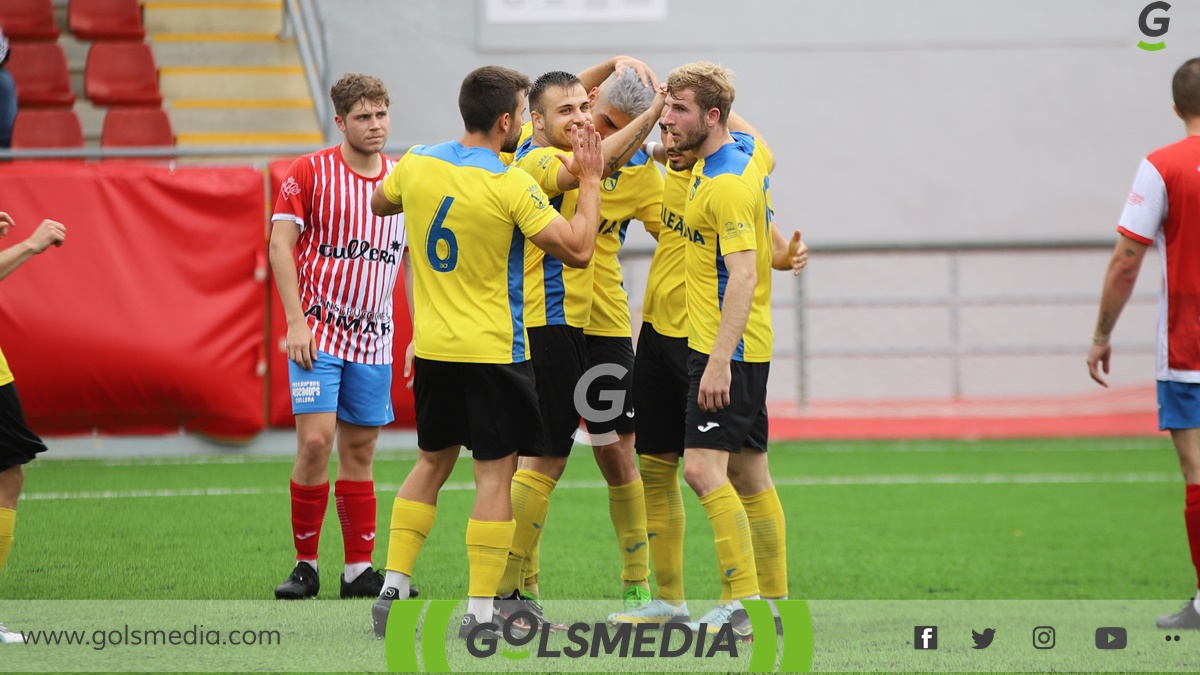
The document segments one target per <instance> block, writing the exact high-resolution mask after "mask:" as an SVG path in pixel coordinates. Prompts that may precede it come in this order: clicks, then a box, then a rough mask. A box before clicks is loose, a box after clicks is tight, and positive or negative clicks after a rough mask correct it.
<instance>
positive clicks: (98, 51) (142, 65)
mask: <svg viewBox="0 0 1200 675" xmlns="http://www.w3.org/2000/svg"><path fill="white" fill-rule="evenodd" d="M83 89H84V91H85V92H86V93H87V96H88V98H90V99H91V100H92V103H94V104H96V105H144V106H146V105H148V106H160V105H162V94H160V93H159V91H158V68H156V67H155V65H154V54H153V53H151V51H150V46H149V45H147V44H145V43H144V42H96V43H94V44H92V48H91V50H90V51H89V52H88V58H87V65H86V66H85V68H84V74H83Z"/></svg>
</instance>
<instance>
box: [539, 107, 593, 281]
mask: <svg viewBox="0 0 1200 675" xmlns="http://www.w3.org/2000/svg"><path fill="white" fill-rule="evenodd" d="M571 144H572V150H573V151H574V157H572V158H571V161H570V162H565V160H566V159H567V158H566V157H563V156H562V155H559V156H558V158H559V160H560V161H564V163H565V164H566V163H569V165H570V166H571V167H572V170H573V171H576V172H577V175H575V174H573V177H574V178H575V180H576V181H577V182H578V184H579V187H578V189H579V198H578V204H577V205H576V207H575V216H574V217H573V218H571V220H569V221H568V220H567V219H566V218H563V217H562V216H559V217H558V218H555V219H554V220H553V221H552V222H551V223H550V224H549V225H548V226H546V228H545V229H543V230H542V231H541V232H539V233H537V234H535V235H533V236H532V237H530V238H529V240H530V241H532V242H533V244H534V245H535V246H537V247H538V248H540V249H542V250H543V251H545V252H547V253H549V254H550V255H552V256H554V257H555V258H558V259H559V260H561V261H562V262H563V264H564V265H567V266H570V267H587V266H588V264H589V263H591V261H592V253H593V252H595V249H596V235H597V233H598V231H599V227H600V177H601V174H602V173H603V170H604V167H603V159H602V154H601V141H600V134H599V133H597V132H596V128H595V127H594V126H592V125H591V124H590V123H588V124H586V125H584V127H583V128H582V129H579V128H576V129H575V131H574V133H572V135H571Z"/></svg>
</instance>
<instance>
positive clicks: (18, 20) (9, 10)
mask: <svg viewBox="0 0 1200 675" xmlns="http://www.w3.org/2000/svg"><path fill="white" fill-rule="evenodd" d="M0 28H3V29H4V34H5V35H6V36H8V38H9V39H10V40H13V41H22V40H57V39H58V23H57V22H55V20H54V1H53V0H0Z"/></svg>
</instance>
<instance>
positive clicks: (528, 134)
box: [500, 122, 533, 166]
mask: <svg viewBox="0 0 1200 675" xmlns="http://www.w3.org/2000/svg"><path fill="white" fill-rule="evenodd" d="M531 138H533V122H526V123H525V124H522V125H521V139H520V140H519V141H517V147H521V146H522V145H524V144H525V141H527V140H529V139H531ZM516 159H517V153H515V152H502V153H500V161H501V162H503V163H504V166H509V165H511V164H512V163H513V161H515V160H516Z"/></svg>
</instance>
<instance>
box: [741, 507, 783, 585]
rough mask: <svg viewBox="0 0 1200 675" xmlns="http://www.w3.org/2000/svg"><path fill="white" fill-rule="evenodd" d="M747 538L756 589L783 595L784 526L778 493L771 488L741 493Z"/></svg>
mask: <svg viewBox="0 0 1200 675" xmlns="http://www.w3.org/2000/svg"><path fill="white" fill-rule="evenodd" d="M742 506H744V507H745V508H746V519H747V520H748V521H749V523H750V538H751V540H752V541H753V542H754V563H755V565H756V566H757V568H758V589H759V591H760V592H761V593H762V596H763V597H764V598H786V597H787V595H788V583H787V528H786V527H784V518H783V505H782V504H780V503H779V493H778V492H776V491H775V488H773V487H772V488H771V489H769V490H766V491H764V492H760V493H758V494H756V495H750V496H748V497H747V496H743V497H742Z"/></svg>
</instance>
